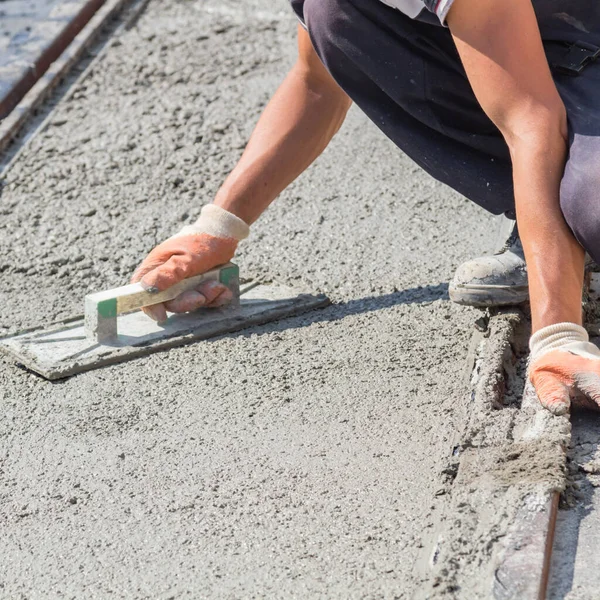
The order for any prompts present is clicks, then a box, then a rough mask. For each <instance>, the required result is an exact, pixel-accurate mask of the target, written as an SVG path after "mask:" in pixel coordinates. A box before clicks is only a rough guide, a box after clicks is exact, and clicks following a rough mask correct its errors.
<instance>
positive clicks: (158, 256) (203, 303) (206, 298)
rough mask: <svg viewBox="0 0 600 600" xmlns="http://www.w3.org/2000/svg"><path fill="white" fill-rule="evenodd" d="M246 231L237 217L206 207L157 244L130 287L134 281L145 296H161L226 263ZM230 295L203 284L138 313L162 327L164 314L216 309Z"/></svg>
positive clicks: (222, 287)
mask: <svg viewBox="0 0 600 600" xmlns="http://www.w3.org/2000/svg"><path fill="white" fill-rule="evenodd" d="M248 233H249V227H248V225H247V224H246V223H245V222H244V221H242V219H240V218H239V217H236V216H235V215H233V214H232V213H230V212H228V211H226V210H224V209H222V208H220V207H218V206H215V205H214V204H209V205H207V206H205V207H204V208H203V209H202V212H201V214H200V218H199V219H198V220H197V221H196V223H194V224H193V225H188V226H187V227H184V228H183V229H182V230H181V231H180V232H179V233H178V234H177V235H175V236H173V237H172V238H169V239H168V240H167V241H166V242H163V243H162V244H159V245H158V246H156V248H154V250H152V252H150V254H148V256H147V257H146V259H145V260H144V261H143V262H142V264H141V265H140V266H139V267H138V268H137V269H136V271H135V273H134V274H133V277H132V278H131V283H137V282H138V281H139V282H140V283H141V284H142V286H143V287H144V288H145V289H146V290H148V291H149V292H162V291H164V290H166V289H167V288H170V287H171V286H172V285H175V284H176V283H178V282H180V281H182V280H183V279H187V278H188V277H194V276H195V275H201V274H202V273H206V271H210V270H211V269H213V268H215V267H217V266H219V265H222V264H225V263H227V262H229V261H230V260H231V259H232V258H233V255H234V254H235V250H236V248H237V245H238V242H239V241H240V240H243V239H244V238H246V237H248ZM232 298H233V294H232V292H231V291H230V290H229V289H228V288H227V287H226V286H225V285H223V284H222V283H219V282H218V281H205V282H203V283H201V284H199V285H198V287H197V288H196V289H194V290H188V291H186V292H183V293H182V294H180V295H179V296H178V297H177V298H175V299H173V300H170V301H169V302H165V303H162V304H154V305H152V306H147V307H145V308H143V309H142V310H143V311H144V312H145V313H146V314H147V315H148V316H149V317H151V318H152V319H154V320H155V321H158V322H159V323H162V322H163V321H165V320H166V319H167V311H169V312H174V313H181V312H189V311H192V310H196V309H197V308H200V307H218V306H223V305H224V304H227V303H228V302H230V301H231V300H232Z"/></svg>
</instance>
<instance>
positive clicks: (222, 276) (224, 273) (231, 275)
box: [219, 264, 240, 287]
mask: <svg viewBox="0 0 600 600" xmlns="http://www.w3.org/2000/svg"><path fill="white" fill-rule="evenodd" d="M239 277H240V268H239V267H238V266H237V265H233V264H232V265H231V266H230V267H225V268H224V269H221V271H220V272H219V281H220V282H221V283H222V284H223V285H226V286H227V287H229V284H230V282H231V280H232V279H239Z"/></svg>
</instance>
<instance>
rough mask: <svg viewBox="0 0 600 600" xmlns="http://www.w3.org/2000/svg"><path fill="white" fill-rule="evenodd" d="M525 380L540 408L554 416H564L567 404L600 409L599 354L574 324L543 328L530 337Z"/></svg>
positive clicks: (580, 329)
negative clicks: (534, 392) (531, 387)
mask: <svg viewBox="0 0 600 600" xmlns="http://www.w3.org/2000/svg"><path fill="white" fill-rule="evenodd" d="M529 346H530V349H531V358H530V364H529V379H530V380H531V383H532V384H533V387H534V388H535V390H536V392H537V395H538V398H539V399H540V402H541V403H542V406H544V407H545V408H547V409H548V410H549V411H550V412H552V413H554V414H555V415H563V414H565V413H566V412H568V410H569V407H570V405H571V400H572V401H573V402H574V403H575V404H577V405H579V406H583V407H585V408H592V409H595V410H599V409H600V350H598V348H597V347H596V346H595V345H594V344H592V343H591V342H590V341H589V337H588V334H587V331H586V330H585V329H584V328H583V327H580V326H579V325H575V324H574V323H559V324H557V325H550V326H549V327H544V328H543V329H540V330H539V331H538V332H536V333H535V334H534V335H533V336H531V341H530V343H529Z"/></svg>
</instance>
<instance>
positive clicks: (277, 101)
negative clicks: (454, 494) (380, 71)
mask: <svg viewBox="0 0 600 600" xmlns="http://www.w3.org/2000/svg"><path fill="white" fill-rule="evenodd" d="M350 105H351V101H350V98H348V96H347V95H346V94H345V93H344V92H343V91H342V89H341V88H340V87H339V86H338V84H337V83H336V82H335V80H334V79H333V78H332V77H331V75H330V74H329V72H328V71H327V70H326V69H325V67H324V66H323V64H322V63H321V60H320V59H319V57H318V56H317V54H316V52H315V51H314V49H313V47H312V43H311V41H310V38H309V37H308V33H307V32H306V31H305V30H304V29H303V28H302V27H301V26H298V60H297V62H296V64H295V65H294V67H293V68H292V70H291V71H290V73H289V74H288V76H287V77H286V79H285V80H284V82H283V83H282V84H281V86H280V87H279V89H278V90H277V92H275V95H274V96H273V98H272V99H271V101H270V102H269V104H268V105H267V107H266V108H265V111H264V112H263V114H262V116H261V117H260V119H259V121H258V124H257V125H256V129H255V130H254V132H253V134H252V137H251V138H250V141H249V142H248V145H247V146H246V149H245V151H244V154H243V155H242V158H241V159H240V161H239V162H238V164H237V166H236V167H235V169H234V170H233V171H232V173H231V174H230V175H229V177H228V178H227V179H226V181H225V183H224V184H223V187H222V188H221V189H220V190H219V192H218V193H217V196H216V198H215V204H216V205H217V206H221V207H222V208H224V209H226V210H228V211H230V212H232V213H234V214H236V215H237V216H239V217H241V218H242V219H243V220H244V221H246V223H248V224H252V223H253V222H254V221H256V219H258V217H259V216H260V215H261V213H262V212H263V211H264V210H265V209H266V208H267V206H268V205H269V204H270V203H271V202H272V201H273V200H274V199H275V198H276V197H277V196H278V195H279V193H280V192H281V191H283V190H284V189H285V188H286V187H287V186H288V185H289V184H290V183H292V181H294V179H296V177H298V175H300V173H302V172H303V171H304V170H305V169H306V168H307V167H308V166H309V165H310V164H311V163H312V162H313V161H314V160H315V159H316V158H317V157H318V156H319V155H320V154H321V152H323V150H324V149H325V148H326V147H327V144H329V142H330V141H331V138H332V137H333V136H334V135H335V134H336V132H337V131H338V129H339V128H340V127H341V125H342V123H343V122H344V119H345V117H346V113H347V112H348V109H349V108H350Z"/></svg>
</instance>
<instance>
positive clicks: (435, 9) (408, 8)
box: [380, 0, 453, 23]
mask: <svg viewBox="0 0 600 600" xmlns="http://www.w3.org/2000/svg"><path fill="white" fill-rule="evenodd" d="M380 1H381V2H383V3H384V4H387V5H388V6H391V7H393V8H397V9H398V10H399V11H401V12H403V13H404V14H405V15H408V16H409V17H410V18H411V19H416V18H418V17H419V15H420V14H421V13H422V12H423V10H424V9H425V8H426V9H427V10H429V11H431V12H432V13H434V14H435V15H437V16H438V18H439V20H440V21H441V22H442V23H443V22H444V21H445V19H446V15H447V14H448V11H449V10H450V7H451V6H452V2H453V0H380Z"/></svg>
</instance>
